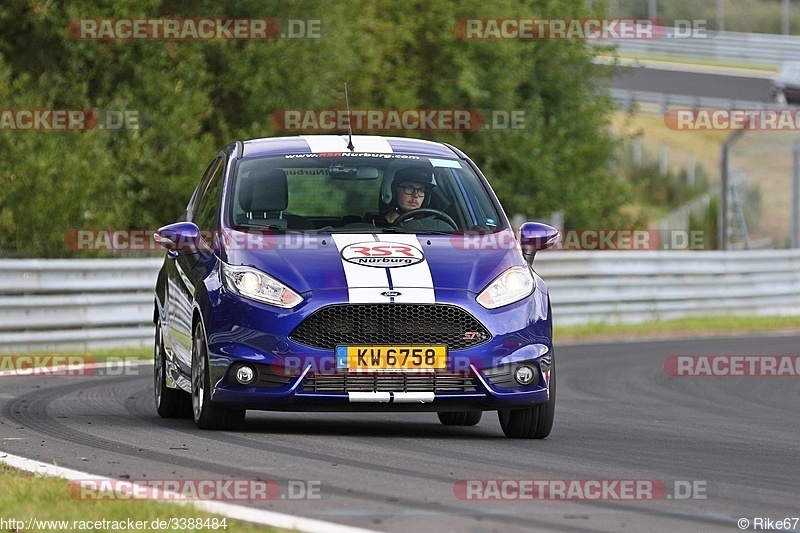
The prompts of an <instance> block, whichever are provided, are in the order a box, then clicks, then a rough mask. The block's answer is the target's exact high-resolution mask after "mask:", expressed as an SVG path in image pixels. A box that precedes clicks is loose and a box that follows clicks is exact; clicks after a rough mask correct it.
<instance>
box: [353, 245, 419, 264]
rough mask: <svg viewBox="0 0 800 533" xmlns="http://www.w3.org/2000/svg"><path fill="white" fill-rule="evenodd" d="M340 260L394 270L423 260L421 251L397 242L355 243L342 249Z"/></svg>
mask: <svg viewBox="0 0 800 533" xmlns="http://www.w3.org/2000/svg"><path fill="white" fill-rule="evenodd" d="M342 259H343V260H344V261H347V262H348V263H353V264H356V265H362V266H369V267H377V268H394V267H404V266H410V265H416V264H417V263H421V262H422V261H424V260H425V256H424V255H423V254H422V250H420V249H419V248H417V247H415V246H411V245H410V244H402V243H399V242H375V241H370V242H357V243H354V244H350V245H348V246H345V247H344V248H342Z"/></svg>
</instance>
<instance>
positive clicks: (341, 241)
mask: <svg viewBox="0 0 800 533" xmlns="http://www.w3.org/2000/svg"><path fill="white" fill-rule="evenodd" d="M375 237H377V238H378V240H379V241H380V242H396V243H399V244H407V245H410V246H413V247H415V248H417V249H419V250H422V245H421V244H420V242H419V239H417V236H416V235H398V234H391V235H376V236H375ZM375 237H373V236H372V235H363V234H362V235H351V234H334V235H333V242H335V243H336V249H337V250H339V253H341V251H342V249H343V248H345V247H346V246H348V245H350V244H356V243H362V242H375V241H374V240H373V239H374V238H375ZM423 255H424V252H423ZM342 268H344V275H345V279H346V281H347V293H348V297H349V299H350V303H389V302H393V303H435V302H436V294H435V292H434V289H433V277H432V276H431V269H430V267H429V266H428V261H427V259H425V260H423V261H421V262H420V263H417V264H415V265H410V266H404V267H395V268H376V267H370V266H363V265H356V264H354V263H350V262H348V261H345V260H344V259H342ZM390 280H391V283H390ZM388 290H393V291H394V290H396V291H397V292H399V293H400V295H399V296H393V297H392V298H391V299H390V298H389V297H387V296H385V295H384V294H382V293H384V292H386V291H388Z"/></svg>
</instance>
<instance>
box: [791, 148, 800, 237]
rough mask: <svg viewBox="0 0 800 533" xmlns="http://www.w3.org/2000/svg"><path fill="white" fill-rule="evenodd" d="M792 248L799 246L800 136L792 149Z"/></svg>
mask: <svg viewBox="0 0 800 533" xmlns="http://www.w3.org/2000/svg"><path fill="white" fill-rule="evenodd" d="M792 248H800V138H798V139H795V141H794V149H793V150H792Z"/></svg>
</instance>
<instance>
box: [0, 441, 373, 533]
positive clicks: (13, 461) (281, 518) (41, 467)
mask: <svg viewBox="0 0 800 533" xmlns="http://www.w3.org/2000/svg"><path fill="white" fill-rule="evenodd" d="M0 463H3V464H6V465H8V466H10V467H12V468H16V469H18V470H24V471H26V472H32V473H34V474H39V475H45V476H52V477H59V478H64V479H68V480H80V479H92V480H97V481H109V482H112V483H115V482H118V481H119V480H118V479H113V478H109V477H104V476H95V475H93V474H89V473H88V472H81V471H80V470H73V469H71V468H64V467H61V466H55V465H50V464H47V463H42V462H40V461H36V460H33V459H27V458H25V457H20V456H19V455H13V454H10V453H7V452H4V451H2V450H0ZM132 486H133V487H139V485H137V484H135V483H133V484H132ZM134 490H136V489H134ZM64 492H65V493H66V490H65V491H64ZM176 496H178V495H177V494H176ZM142 501H153V502H159V503H177V504H179V505H194V506H195V507H196V508H197V509H200V510H202V511H206V512H209V513H214V514H219V515H222V516H225V517H227V518H230V519H232V520H242V521H245V522H251V523H254V524H260V525H265V526H273V527H279V528H283V529H290V530H297V531H303V532H307V533H326V532H330V533H379V532H377V531H375V530H372V529H363V528H359V527H354V526H346V525H342V524H336V523H334V522H326V521H324V520H317V519H314V518H304V517H300V516H294V515H290V514H284V513H278V512H275V511H267V510H264V509H253V508H250V507H245V506H244V505H234V504H230V503H226V502H220V501H211V500H173V499H169V500H142Z"/></svg>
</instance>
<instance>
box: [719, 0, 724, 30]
mask: <svg viewBox="0 0 800 533" xmlns="http://www.w3.org/2000/svg"><path fill="white" fill-rule="evenodd" d="M717 31H725V0H717Z"/></svg>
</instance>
